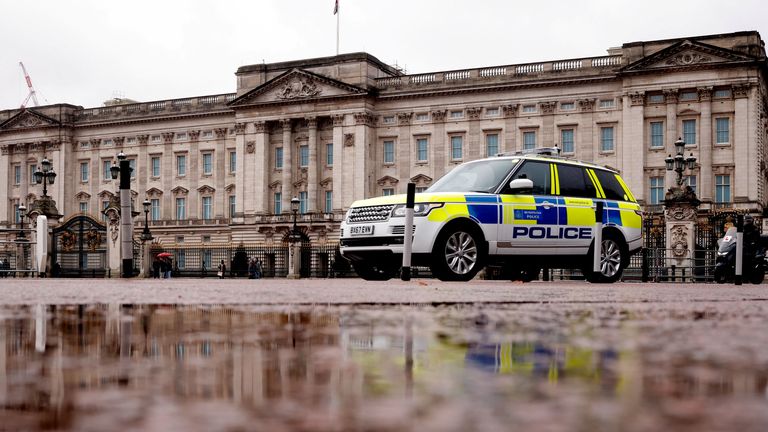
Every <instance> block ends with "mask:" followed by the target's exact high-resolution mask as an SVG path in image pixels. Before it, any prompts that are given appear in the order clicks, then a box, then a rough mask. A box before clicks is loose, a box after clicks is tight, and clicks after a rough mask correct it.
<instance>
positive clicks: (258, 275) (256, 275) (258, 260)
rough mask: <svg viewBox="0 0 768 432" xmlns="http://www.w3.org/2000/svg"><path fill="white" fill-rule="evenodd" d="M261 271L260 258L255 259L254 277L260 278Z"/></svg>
mask: <svg viewBox="0 0 768 432" xmlns="http://www.w3.org/2000/svg"><path fill="white" fill-rule="evenodd" d="M261 272H262V270H261V260H260V259H257V260H256V270H255V277H256V279H261Z"/></svg>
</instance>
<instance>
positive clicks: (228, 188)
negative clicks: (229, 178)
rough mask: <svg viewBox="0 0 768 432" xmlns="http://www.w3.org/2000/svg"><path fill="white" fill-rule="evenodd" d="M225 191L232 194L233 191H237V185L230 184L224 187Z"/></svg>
mask: <svg viewBox="0 0 768 432" xmlns="http://www.w3.org/2000/svg"><path fill="white" fill-rule="evenodd" d="M224 190H225V191H227V192H232V191H233V190H235V184H234V183H230V184H228V185H226V186H224Z"/></svg>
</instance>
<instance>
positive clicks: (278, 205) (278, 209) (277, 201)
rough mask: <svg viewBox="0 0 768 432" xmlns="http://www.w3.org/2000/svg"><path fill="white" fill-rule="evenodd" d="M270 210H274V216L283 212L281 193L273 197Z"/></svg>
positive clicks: (276, 193)
mask: <svg viewBox="0 0 768 432" xmlns="http://www.w3.org/2000/svg"><path fill="white" fill-rule="evenodd" d="M273 199H274V201H273V203H272V208H273V209H275V214H280V213H282V212H283V194H282V193H281V192H275V195H274V197H273Z"/></svg>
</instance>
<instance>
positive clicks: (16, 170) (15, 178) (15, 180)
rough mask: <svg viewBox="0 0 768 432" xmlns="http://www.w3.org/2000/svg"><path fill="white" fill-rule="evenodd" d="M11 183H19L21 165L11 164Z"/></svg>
mask: <svg viewBox="0 0 768 432" xmlns="http://www.w3.org/2000/svg"><path fill="white" fill-rule="evenodd" d="M13 184H15V185H18V184H21V165H14V166H13Z"/></svg>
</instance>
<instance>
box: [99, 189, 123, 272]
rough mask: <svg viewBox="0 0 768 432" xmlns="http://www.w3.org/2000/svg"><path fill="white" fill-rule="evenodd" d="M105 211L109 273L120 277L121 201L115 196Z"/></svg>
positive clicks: (121, 263) (121, 261)
mask: <svg viewBox="0 0 768 432" xmlns="http://www.w3.org/2000/svg"><path fill="white" fill-rule="evenodd" d="M103 213H104V214H105V215H106V216H107V268H108V269H109V272H108V273H107V274H108V275H109V276H110V277H120V275H121V269H122V265H123V260H122V254H121V251H120V240H121V239H120V202H119V201H118V200H117V199H115V197H114V196H113V197H112V198H111V199H110V201H109V205H108V206H107V208H106V209H104V210H103Z"/></svg>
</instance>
